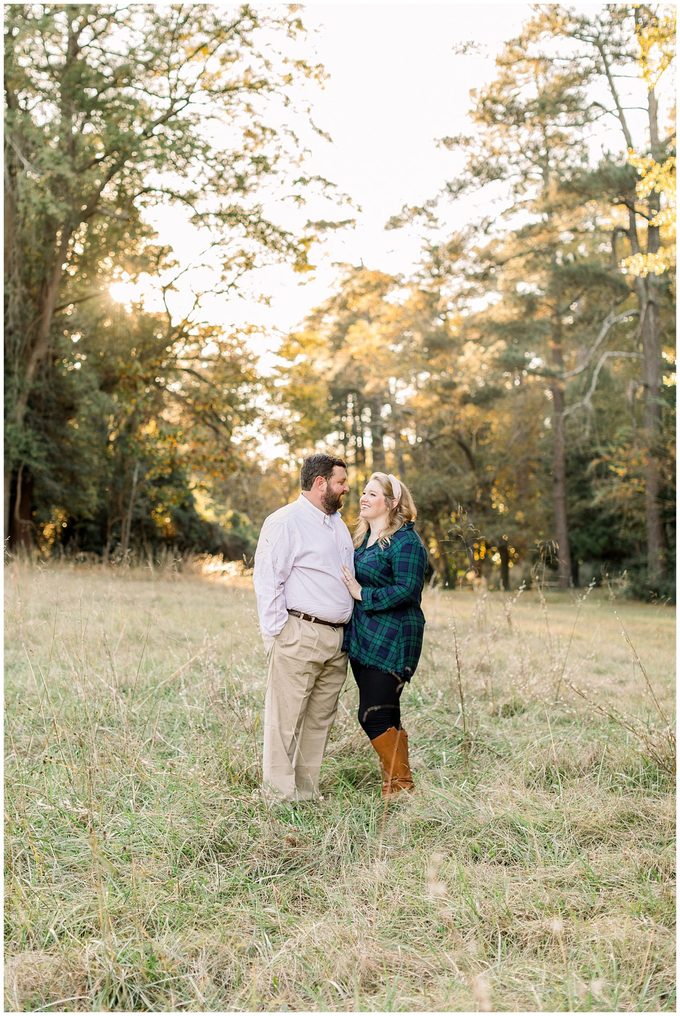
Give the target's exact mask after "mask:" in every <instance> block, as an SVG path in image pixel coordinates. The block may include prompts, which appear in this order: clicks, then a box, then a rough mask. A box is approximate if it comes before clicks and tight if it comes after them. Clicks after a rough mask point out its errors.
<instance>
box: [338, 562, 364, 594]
mask: <svg viewBox="0 0 680 1016" xmlns="http://www.w3.org/2000/svg"><path fill="white" fill-rule="evenodd" d="M342 578H343V580H344V583H345V585H346V586H347V589H348V590H349V594H350V596H353V597H354V599H355V600H360V599H361V586H360V585H359V583H358V582H357V580H356V579H355V578H354V576H353V575H352V573H351V571H350V570H349V568H348V567H347V565H346V564H343V566H342Z"/></svg>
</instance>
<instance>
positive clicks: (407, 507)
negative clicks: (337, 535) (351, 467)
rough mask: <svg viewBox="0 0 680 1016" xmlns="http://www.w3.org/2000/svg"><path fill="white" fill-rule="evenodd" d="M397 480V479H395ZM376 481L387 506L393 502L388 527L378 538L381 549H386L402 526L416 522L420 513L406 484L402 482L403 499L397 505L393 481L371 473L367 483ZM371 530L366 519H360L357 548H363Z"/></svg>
mask: <svg viewBox="0 0 680 1016" xmlns="http://www.w3.org/2000/svg"><path fill="white" fill-rule="evenodd" d="M395 479H396V477H395ZM371 480H375V481H376V482H377V483H379V484H380V486H381V488H382V492H383V494H384V495H385V498H386V499H387V504H388V505H389V504H390V502H391V507H389V508H388V512H389V514H388V516H387V525H386V527H385V528H384V529H383V530H382V531H381V533H380V535H379V537H378V543H379V544H380V546H381V547H383V548H385V547H387V546H389V543H390V538H391V537H392V536H394V534H395V533H396V532H398V530H399V529H401V527H402V526H404V525H406V523H407V522H414V521H415V519H416V516H417V514H418V512H417V511H416V506H415V504H414V501H413V498H412V497H411V491H410V490H409V489H408V487H407V486H406V484H405V483H404V482H403V481H402V480H400V481H399V482H400V484H401V497H400V498H399V503H398V504H397V503H396V498H395V496H394V491H393V489H392V481H391V480H390V478H389V476H388V475H387V473H371V475H370V476H369V478H368V481H367V482H370V481H371ZM369 529H370V526H369V524H368V522H367V521H366V520H365V519H361V518H360V519H359V521H358V522H357V524H356V528H355V530H354V536H353V542H354V546H355V547H359V546H361V544H362V543H363V542H364V537H365V536H366V533H367V532H368V530H369Z"/></svg>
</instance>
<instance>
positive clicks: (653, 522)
mask: <svg viewBox="0 0 680 1016" xmlns="http://www.w3.org/2000/svg"><path fill="white" fill-rule="evenodd" d="M647 117H648V123H649V140H650V146H651V149H652V155H653V156H654V158H655V159H656V160H657V161H658V160H659V159H660V158H661V151H660V144H659V124H658V117H659V114H658V103H657V99H656V94H655V92H654V89H653V88H652V89H650V90H649V91H648V93H647ZM648 206H649V212H650V215H651V217H652V218H653V217H654V216H655V215H656V214H657V213H658V212H659V210H660V208H661V195H660V194H659V193H658V192H657V191H652V193H651V194H650V195H649V198H648ZM660 244H661V238H660V236H659V227H658V226H652V225H649V226H648V228H647V253H648V254H656V252H657V251H658V250H659V247H660ZM635 289H636V294H637V297H638V301H639V304H640V340H641V343H642V370H643V385H644V388H643V390H644V411H643V424H642V442H643V455H644V480H645V528H646V532H647V578H648V581H649V583H650V585H652V586H654V585H657V584H658V583H659V582H661V580H662V579H663V578H664V576H665V573H666V553H665V550H666V548H665V538H664V530H663V519H662V514H661V502H660V494H661V487H662V472H661V456H662V454H663V452H662V448H661V433H662V422H663V419H662V408H663V403H662V399H661V386H662V378H663V359H662V356H661V323H660V317H659V292H658V291H659V283H658V280H657V277H656V276H655V275H653V274H651V273H650V274H649V275H647V276H646V277H645V278H640V279H637V280H636V286H635Z"/></svg>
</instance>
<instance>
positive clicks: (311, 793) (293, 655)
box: [263, 615, 347, 801]
mask: <svg viewBox="0 0 680 1016" xmlns="http://www.w3.org/2000/svg"><path fill="white" fill-rule="evenodd" d="M342 638H343V629H342V627H340V626H338V627H337V628H331V627H330V626H329V625H325V624H315V623H314V622H312V621H303V620H302V619H301V618H299V617H293V616H292V615H289V616H288V620H287V621H286V624H285V625H284V627H283V629H282V631H281V632H279V634H278V635H277V636H276V638H275V639H274V641H273V644H272V646H271V648H270V650H269V655H268V659H269V673H268V675H267V694H266V697H265V703H264V759H263V779H264V784H265V791H267V792H268V793H269V794H270V795H272V796H274V797H276V798H278V799H279V800H284V801H308V800H311V799H312V798H314V797H315V796H316V795H317V794H318V792H319V770H320V768H321V760H322V759H323V753H324V750H325V748H326V742H327V740H328V735H329V734H330V731H331V727H332V726H333V720H334V719H335V714H336V712H337V710H338V697H339V695H340V690H341V688H342V686H343V684H344V681H345V678H346V676H347V654H346V653H343V652H342V648H341V647H342Z"/></svg>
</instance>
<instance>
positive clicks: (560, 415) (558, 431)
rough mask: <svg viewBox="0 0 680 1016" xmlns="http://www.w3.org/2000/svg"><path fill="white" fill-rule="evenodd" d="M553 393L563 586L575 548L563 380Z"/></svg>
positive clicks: (557, 522) (555, 502)
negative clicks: (571, 537) (571, 541)
mask: <svg viewBox="0 0 680 1016" xmlns="http://www.w3.org/2000/svg"><path fill="white" fill-rule="evenodd" d="M550 391H551V392H552V397H553V414H552V428H553V507H554V511H555V539H556V542H557V548H558V550H557V564H558V577H559V584H560V589H569V586H570V584H571V550H570V547H569V523H568V519H567V465H566V440H565V424H564V389H563V388H562V386H561V385H560V384H553V385H551V386H550Z"/></svg>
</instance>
